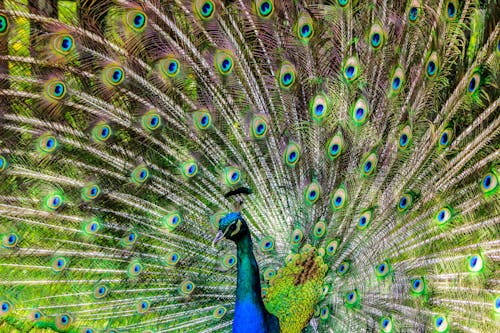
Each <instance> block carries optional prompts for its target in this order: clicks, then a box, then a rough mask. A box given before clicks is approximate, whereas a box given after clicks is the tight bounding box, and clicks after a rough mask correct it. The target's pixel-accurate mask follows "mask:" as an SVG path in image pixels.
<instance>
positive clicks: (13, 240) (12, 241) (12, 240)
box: [7, 234, 17, 245]
mask: <svg viewBox="0 0 500 333" xmlns="http://www.w3.org/2000/svg"><path fill="white" fill-rule="evenodd" d="M16 242H17V236H16V235H14V234H10V235H9V237H8V238H7V244H9V245H12V244H15V243H16Z"/></svg>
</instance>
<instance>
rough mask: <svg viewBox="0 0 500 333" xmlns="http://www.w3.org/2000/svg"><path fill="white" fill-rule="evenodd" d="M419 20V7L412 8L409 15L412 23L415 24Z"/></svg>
mask: <svg viewBox="0 0 500 333" xmlns="http://www.w3.org/2000/svg"><path fill="white" fill-rule="evenodd" d="M417 18H418V8H417V7H411V8H410V13H409V19H410V21H412V22H415V21H416V20H417Z"/></svg>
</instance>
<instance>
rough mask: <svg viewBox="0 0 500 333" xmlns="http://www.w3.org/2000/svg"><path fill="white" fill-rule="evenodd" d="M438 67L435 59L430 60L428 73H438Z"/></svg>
mask: <svg viewBox="0 0 500 333" xmlns="http://www.w3.org/2000/svg"><path fill="white" fill-rule="evenodd" d="M436 69H437V66H436V63H435V62H434V61H429V63H428V64H427V73H428V74H429V75H434V74H435V73H436Z"/></svg>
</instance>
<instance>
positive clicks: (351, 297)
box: [347, 291, 354, 301]
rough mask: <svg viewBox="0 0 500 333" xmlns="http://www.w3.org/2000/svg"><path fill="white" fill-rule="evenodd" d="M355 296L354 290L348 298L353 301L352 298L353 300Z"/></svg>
mask: <svg viewBox="0 0 500 333" xmlns="http://www.w3.org/2000/svg"><path fill="white" fill-rule="evenodd" d="M353 298H354V292H352V291H351V292H350V293H349V295H347V299H348V300H349V301H352V300H353Z"/></svg>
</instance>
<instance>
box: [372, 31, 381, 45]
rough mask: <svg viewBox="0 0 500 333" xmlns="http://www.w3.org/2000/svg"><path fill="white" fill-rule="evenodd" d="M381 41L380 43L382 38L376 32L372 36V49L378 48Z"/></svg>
mask: <svg viewBox="0 0 500 333" xmlns="http://www.w3.org/2000/svg"><path fill="white" fill-rule="evenodd" d="M381 41H382V38H381V36H380V34H379V33H378V32H376V33H374V34H373V35H372V45H373V46H374V47H377V46H379V45H380V42H381Z"/></svg>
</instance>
